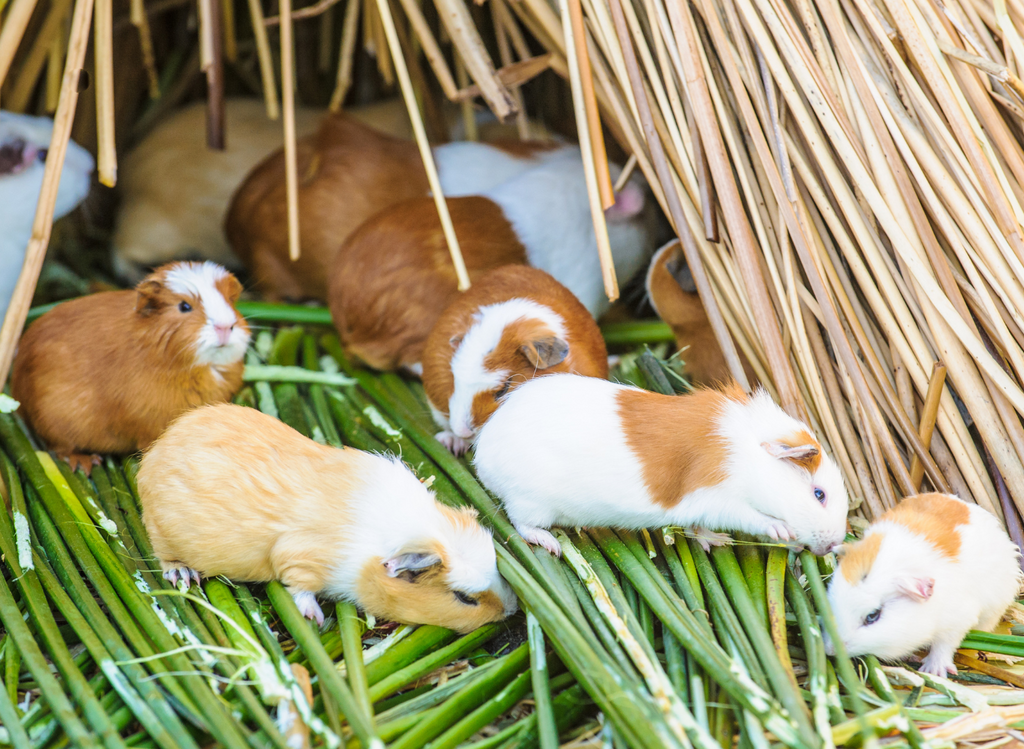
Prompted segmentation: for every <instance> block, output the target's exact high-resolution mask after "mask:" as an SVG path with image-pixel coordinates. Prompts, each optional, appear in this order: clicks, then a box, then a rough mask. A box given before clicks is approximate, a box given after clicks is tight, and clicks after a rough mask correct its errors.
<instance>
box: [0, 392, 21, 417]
mask: <svg viewBox="0 0 1024 749" xmlns="http://www.w3.org/2000/svg"><path fill="white" fill-rule="evenodd" d="M20 406H21V404H20V403H18V401H16V400H14V398H12V397H11V396H9V395H5V394H3V393H0V414H12V413H14V412H15V411H17V410H18V408H19V407H20Z"/></svg>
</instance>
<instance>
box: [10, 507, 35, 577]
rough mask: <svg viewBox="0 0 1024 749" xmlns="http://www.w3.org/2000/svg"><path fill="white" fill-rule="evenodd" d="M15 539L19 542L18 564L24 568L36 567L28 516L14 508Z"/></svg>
mask: <svg viewBox="0 0 1024 749" xmlns="http://www.w3.org/2000/svg"><path fill="white" fill-rule="evenodd" d="M14 539H15V541H16V542H17V544H18V564H19V565H20V566H21V568H22V569H23V570H31V569H35V564H33V562H32V534H31V531H29V528H28V518H27V517H25V516H24V515H22V514H21V513H20V512H18V511H17V510H14Z"/></svg>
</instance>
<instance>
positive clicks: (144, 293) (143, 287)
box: [135, 278, 164, 317]
mask: <svg viewBox="0 0 1024 749" xmlns="http://www.w3.org/2000/svg"><path fill="white" fill-rule="evenodd" d="M163 290H164V285H163V284H162V283H160V282H159V281H157V280H155V279H152V278H149V279H146V280H145V281H142V282H141V283H140V284H139V285H138V286H136V287H135V291H136V294H137V297H136V299H135V311H136V312H138V313H139V314H140V315H142V316H144V317H145V316H146V315H149V314H151V313H153V312H156V311H157V310H158V309H160V307H161V306H162V305H161V302H160V292H161V291H163Z"/></svg>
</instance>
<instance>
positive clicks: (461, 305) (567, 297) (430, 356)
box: [422, 265, 608, 427]
mask: <svg viewBox="0 0 1024 749" xmlns="http://www.w3.org/2000/svg"><path fill="white" fill-rule="evenodd" d="M520 297H522V298H526V299H530V300H532V301H534V302H536V303H538V304H541V305H544V306H546V307H549V308H551V309H552V310H553V311H554V312H555V313H556V314H558V315H559V316H560V317H561V318H562V320H563V321H564V324H565V328H566V333H567V337H568V339H569V340H568V341H567V343H568V344H569V355H568V356H567V357H566V358H565V360H564V361H562V362H561V363H559V364H556V365H555V366H553V367H549V368H547V369H544V370H541V371H538V370H537V368H536V367H535V366H534V365H533V364H531V363H530V361H529V360H528V358H527V355H526V354H525V353H524V352H523V351H522V348H521V347H522V346H524V345H526V344H528V343H529V342H530V341H533V340H537V339H539V338H543V337H546V336H552V335H554V333H553V331H551V330H550V329H549V328H547V326H545V325H544V324H543V323H541V322H540V321H539V320H532V319H531V320H522V321H518V322H515V323H513V324H511V325H509V326H507V327H506V328H505V330H504V332H503V333H502V336H501V340H500V341H499V342H498V345H497V346H496V347H495V349H494V350H493V351H492V352H491V353H490V354H489V355H488V356H487V358H486V359H484V366H485V367H486V368H487V369H489V370H493V371H497V370H507V371H508V372H509V373H510V374H511V375H512V377H513V380H512V387H513V388H514V387H517V386H518V385H520V384H522V383H523V382H526V381H527V380H530V379H532V378H533V377H535V376H536V375H538V374H554V373H557V372H570V373H573V374H580V375H585V376H587V377H600V378H602V379H607V378H608V352H607V350H606V349H605V345H604V339H603V338H602V337H601V330H600V329H599V328H598V327H597V323H596V322H594V318H593V317H591V315H590V313H589V312H587V310H586V308H585V307H584V306H583V305H582V304H581V303H580V301H579V300H578V299H577V298H576V297H575V296H574V295H573V293H572V292H571V291H569V290H568V289H567V288H565V287H564V286H563V285H562V284H560V283H559V282H558V281H556V280H555V279H554V278H552V277H551V276H550V275H549V274H547V273H545V272H544V271H542V270H537V269H536V268H530V267H528V266H525V265H523V266H518V265H510V266H506V267H504V268H499V269H498V270H495V271H492V272H491V273H488V274H487V275H486V276H484V277H483V278H481V279H480V281H478V282H477V283H475V284H473V286H472V287H471V288H470V289H469V290H468V291H466V292H465V293H463V294H461V295H460V296H458V297H457V298H456V299H455V301H453V302H452V303H451V304H450V305H449V306H448V308H447V309H445V311H444V312H443V313H442V315H441V316H440V318H438V321H437V324H436V325H435V326H434V329H433V330H431V332H430V336H429V337H428V338H427V345H426V347H425V349H424V351H423V359H422V361H423V388H424V390H425V391H426V394H427V398H428V399H429V400H430V402H431V404H432V405H433V406H434V408H436V409H437V410H438V411H441V412H442V413H444V414H447V413H448V402H449V400H451V397H452V393H453V392H454V390H455V380H454V378H453V376H452V370H451V361H452V356H453V355H454V354H455V349H456V346H454V345H453V344H452V339H453V338H461V336H463V335H465V334H466V331H467V330H469V328H470V327H471V326H472V324H473V315H474V314H475V313H476V312H477V310H479V309H480V308H481V307H483V306H486V305H490V304H499V303H501V302H507V301H509V300H510V299H516V298H520ZM495 392H497V389H495V390H489V391H486V392H481V393H478V394H477V395H476V397H475V398H474V400H473V424H474V426H476V427H479V426H481V425H482V424H483V423H484V422H485V421H487V419H489V418H490V416H491V414H492V413H494V411H495V410H496V409H497V407H498V403H497V401H495V399H494V394H495Z"/></svg>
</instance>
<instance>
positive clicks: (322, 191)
mask: <svg viewBox="0 0 1024 749" xmlns="http://www.w3.org/2000/svg"><path fill="white" fill-rule="evenodd" d="M298 170H299V176H300V180H301V184H300V185H299V229H300V244H301V248H302V252H301V256H300V258H299V260H297V261H295V262H292V261H291V260H290V259H289V257H288V221H287V203H286V200H285V177H284V153H283V151H281V150H278V151H276V152H274V153H273V154H271V155H270V156H268V157H267V158H266V159H265V160H264V161H263V162H262V163H261V164H259V166H257V167H256V168H255V169H254V170H253V171H252V172H251V173H250V174H249V176H248V177H247V178H246V180H245V182H243V183H242V185H241V187H239V188H238V191H237V192H236V193H235V195H234V198H232V201H231V206H230V208H229V209H228V213H227V218H226V220H225V231H226V233H227V236H228V241H229V243H230V244H231V248H232V249H233V250H234V251H235V254H237V255H238V257H239V258H240V259H241V260H242V261H243V262H244V263H245V264H246V265H247V266H248V267H249V269H250V270H251V271H252V273H253V278H254V279H255V281H256V284H257V285H258V286H259V288H260V289H261V290H262V291H263V292H264V293H265V294H266V295H267V296H269V297H271V298H275V299H292V300H302V299H309V298H312V299H321V300H324V299H327V286H328V281H327V278H328V271H329V269H330V266H331V260H332V259H333V258H334V255H335V253H336V252H337V251H338V248H339V247H341V246H342V243H343V242H344V241H345V239H346V238H347V237H348V236H349V235H350V234H351V233H352V232H353V231H355V229H356V228H357V227H358V226H359V225H360V224H362V223H363V222H364V221H366V220H367V219H368V218H370V217H371V216H372V215H374V214H375V213H377V212H378V211H380V210H382V209H384V208H387V207H388V206H390V205H393V204H394V203H398V202H400V201H402V200H408V199H410V198H415V197H420V196H423V195H426V194H427V193H428V190H429V187H428V185H427V175H426V172H425V171H424V169H423V162H422V161H421V160H420V155H419V151H418V150H417V148H416V144H415V143H413V142H412V141H408V140H403V139H399V138H392V137H390V136H387V135H384V134H383V133H380V132H378V131H376V130H374V129H372V128H370V127H367V126H366V125H363V124H361V123H359V122H357V121H356V120H355V119H354V118H352V117H350V116H348V115H346V114H343V113H336V114H333V115H329V116H327V117H325V118H324V121H323V123H322V124H321V126H320V129H319V130H318V131H317V132H316V133H314V134H312V135H308V136H306V137H305V138H300V139H299V141H298Z"/></svg>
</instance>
